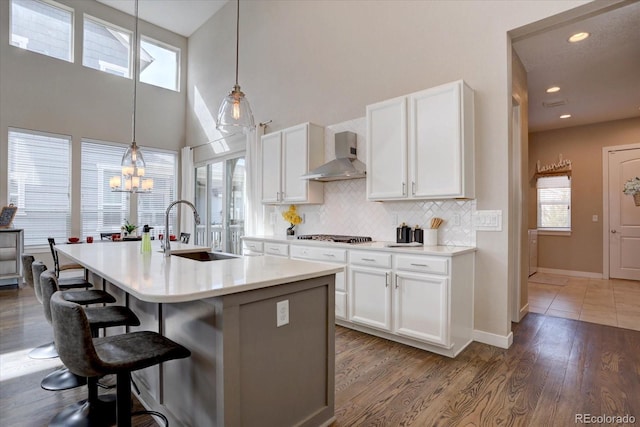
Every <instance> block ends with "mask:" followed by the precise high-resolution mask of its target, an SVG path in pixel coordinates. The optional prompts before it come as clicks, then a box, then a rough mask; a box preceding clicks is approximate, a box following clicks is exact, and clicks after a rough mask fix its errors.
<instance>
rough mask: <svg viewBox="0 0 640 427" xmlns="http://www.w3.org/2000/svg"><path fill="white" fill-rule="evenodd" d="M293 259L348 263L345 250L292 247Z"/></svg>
mask: <svg viewBox="0 0 640 427" xmlns="http://www.w3.org/2000/svg"><path fill="white" fill-rule="evenodd" d="M290 251H291V257H292V258H302V259H310V260H314V261H329V262H341V263H344V262H347V251H346V250H345V249H336V248H322V247H313V248H312V247H309V246H298V245H291V249H290Z"/></svg>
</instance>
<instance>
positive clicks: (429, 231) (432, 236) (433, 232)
mask: <svg viewBox="0 0 640 427" xmlns="http://www.w3.org/2000/svg"><path fill="white" fill-rule="evenodd" d="M424 245H425V246H438V229H437V228H425V229H424Z"/></svg>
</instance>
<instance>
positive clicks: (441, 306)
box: [394, 272, 450, 346]
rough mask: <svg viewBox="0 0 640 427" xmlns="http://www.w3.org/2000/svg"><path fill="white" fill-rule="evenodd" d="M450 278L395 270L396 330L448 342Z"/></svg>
mask: <svg viewBox="0 0 640 427" xmlns="http://www.w3.org/2000/svg"><path fill="white" fill-rule="evenodd" d="M448 291H449V280H448V279H447V278H444V277H437V276H428V275H421V274H410V273H403V272H399V273H396V274H395V283H394V294H395V295H394V300H395V305H394V313H395V317H394V324H395V331H394V332H395V333H396V334H398V335H404V336H406V337H410V338H414V339H418V340H421V341H426V342H429V343H433V344H438V345H443V346H449V341H450V340H449V326H448V325H449V297H448Z"/></svg>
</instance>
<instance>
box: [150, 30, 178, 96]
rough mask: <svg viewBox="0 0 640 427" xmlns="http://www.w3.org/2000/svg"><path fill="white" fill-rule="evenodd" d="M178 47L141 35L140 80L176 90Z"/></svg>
mask: <svg viewBox="0 0 640 427" xmlns="http://www.w3.org/2000/svg"><path fill="white" fill-rule="evenodd" d="M179 78H180V49H178V48H176V47H173V46H170V45H168V44H165V43H161V42H159V41H156V40H153V39H150V38H149V37H145V36H142V39H141V41H140V81H141V82H143V83H147V84H150V85H154V86H160V87H163V88H165V89H170V90H174V91H178V90H179V89H180V87H179V86H180V85H179V84H178V79H179Z"/></svg>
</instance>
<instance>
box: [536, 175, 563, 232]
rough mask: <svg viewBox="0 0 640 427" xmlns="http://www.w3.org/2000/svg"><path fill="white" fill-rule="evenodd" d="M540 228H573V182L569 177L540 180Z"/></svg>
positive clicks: (538, 187) (542, 178)
mask: <svg viewBox="0 0 640 427" xmlns="http://www.w3.org/2000/svg"><path fill="white" fill-rule="evenodd" d="M536 187H537V193H538V228H547V229H560V230H568V229H570V228H571V180H570V179H569V177H568V176H551V177H540V178H538V181H537V184H536Z"/></svg>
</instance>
